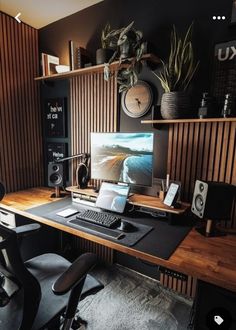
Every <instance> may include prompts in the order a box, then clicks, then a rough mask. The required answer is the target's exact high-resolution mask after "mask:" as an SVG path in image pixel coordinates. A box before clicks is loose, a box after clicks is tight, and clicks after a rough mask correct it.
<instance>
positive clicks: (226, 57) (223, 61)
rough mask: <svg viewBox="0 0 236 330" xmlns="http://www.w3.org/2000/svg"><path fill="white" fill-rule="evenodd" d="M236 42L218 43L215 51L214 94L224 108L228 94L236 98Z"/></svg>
mask: <svg viewBox="0 0 236 330" xmlns="http://www.w3.org/2000/svg"><path fill="white" fill-rule="evenodd" d="M235 77H236V40H231V41H227V42H222V43H218V44H216V45H215V49H214V63H213V77H212V88H213V90H212V94H213V96H214V97H215V98H216V101H217V103H218V105H220V106H221V108H222V106H223V102H224V98H225V95H226V94H231V95H232V97H233V98H234V99H235V98H236V79H235Z"/></svg>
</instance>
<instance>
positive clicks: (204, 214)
mask: <svg viewBox="0 0 236 330" xmlns="http://www.w3.org/2000/svg"><path fill="white" fill-rule="evenodd" d="M235 191H236V188H235V186H233V185H230V184H227V183H223V182H214V181H200V180H196V183H195V188H194V193H193V200H192V212H193V213H194V214H195V215H197V216H198V217H199V218H201V219H202V218H206V219H211V220H230V217H231V211H232V206H233V200H234V198H235Z"/></svg>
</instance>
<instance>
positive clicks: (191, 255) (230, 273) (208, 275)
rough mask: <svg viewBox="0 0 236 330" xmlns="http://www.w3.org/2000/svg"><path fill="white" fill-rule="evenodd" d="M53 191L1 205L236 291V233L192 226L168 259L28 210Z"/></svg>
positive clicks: (16, 196) (18, 195)
mask: <svg viewBox="0 0 236 330" xmlns="http://www.w3.org/2000/svg"><path fill="white" fill-rule="evenodd" d="M51 193H52V190H51V189H48V188H32V189H27V190H24V191H18V192H15V193H9V194H7V195H6V196H5V197H4V199H3V200H2V201H1V203H0V207H1V208H4V209H5V210H8V211H11V212H14V213H16V214H20V215H23V216H25V217H28V218H31V219H33V220H35V221H38V222H41V223H44V224H47V225H49V226H53V227H55V228H57V229H60V230H62V231H66V232H69V233H71V234H73V235H76V236H79V237H83V238H85V239H88V240H92V241H93V242H96V243H99V244H102V245H105V246H107V247H110V248H112V249H115V250H117V251H120V252H123V253H127V254H130V255H132V256H135V257H137V258H140V259H143V260H146V261H149V262H152V263H154V264H157V265H161V266H164V267H167V268H170V269H173V270H176V271H179V272H182V273H185V274H187V275H191V276H193V277H196V278H198V279H201V280H204V281H206V282H209V283H212V284H215V285H218V286H221V287H223V288H226V289H228V290H231V291H234V292H236V236H235V235H227V236H224V237H215V238H206V237H204V236H201V235H200V234H199V233H198V232H196V231H195V230H194V229H193V230H191V231H190V233H189V234H188V235H187V236H186V238H185V239H184V240H183V241H182V243H181V244H180V245H179V246H178V248H177V249H176V250H175V252H174V253H173V254H172V256H171V257H170V258H169V259H168V260H164V259H160V258H158V257H155V256H153V255H151V254H147V253H144V252H142V251H138V250H136V249H135V247H126V246H123V245H121V244H119V243H116V242H111V241H108V240H106V239H104V238H101V237H97V236H94V235H92V234H88V233H84V232H82V231H80V230H78V229H74V228H70V227H68V226H66V225H62V224H59V223H55V222H53V221H51V220H48V219H45V218H43V217H39V216H35V215H32V214H29V213H27V212H26V211H25V210H26V209H28V208H31V207H36V206H40V205H43V204H46V203H49V202H53V201H55V200H58V199H52V198H50V195H51Z"/></svg>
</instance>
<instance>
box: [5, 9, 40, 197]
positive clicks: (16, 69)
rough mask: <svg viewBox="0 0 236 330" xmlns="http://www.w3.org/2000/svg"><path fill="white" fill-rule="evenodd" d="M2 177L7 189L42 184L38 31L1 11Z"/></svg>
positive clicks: (12, 189)
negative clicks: (36, 79)
mask: <svg viewBox="0 0 236 330" xmlns="http://www.w3.org/2000/svg"><path fill="white" fill-rule="evenodd" d="M0 29H1V30H0V44H1V47H0V60H1V65H0V81H1V83H0V107H1V116H0V180H1V181H3V182H4V184H5V186H6V189H7V192H11V191H16V190H20V189H25V188H29V187H36V186H40V185H42V184H43V159H42V132H41V114H40V98H39V86H38V85H37V83H36V82H35V81H34V77H36V76H38V74H39V72H38V64H39V59H38V31H37V30H36V29H34V28H32V27H30V26H28V25H26V24H24V23H21V24H19V23H18V22H17V21H16V20H15V19H14V18H12V17H10V16H8V15H6V14H4V13H0Z"/></svg>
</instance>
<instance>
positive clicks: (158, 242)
mask: <svg viewBox="0 0 236 330" xmlns="http://www.w3.org/2000/svg"><path fill="white" fill-rule="evenodd" d="M69 207H70V208H74V207H75V208H76V207H78V209H84V208H85V209H86V208H90V207H89V206H80V205H79V206H77V205H76V203H73V204H72V203H71V198H70V197H68V198H66V199H63V200H61V201H56V202H52V203H48V204H44V205H42V206H39V207H35V208H31V209H28V210H27V212H29V213H30V214H34V215H38V216H42V217H45V218H47V217H48V215H50V213H51V212H53V211H55V210H56V213H57V212H59V210H61V209H63V208H69ZM59 218H60V222H61V223H64V224H65V221H67V220H69V218H66V220H65V218H62V217H59ZM72 218H73V217H72ZM122 218H124V219H125V220H127V221H130V222H132V223H133V224H134V225H137V224H139V225H146V226H150V228H151V227H153V230H150V231H149V232H148V233H147V234H146V235H145V236H144V237H143V238H142V239H139V241H138V242H137V243H136V244H135V245H134V247H133V248H134V249H135V250H138V251H141V252H144V253H147V254H150V255H153V256H155V257H158V258H162V259H169V257H170V256H171V255H172V254H173V253H174V251H175V250H176V248H177V247H178V245H179V244H180V243H181V242H182V240H183V239H184V238H185V236H186V235H187V234H188V233H189V231H190V230H191V229H192V226H193V223H192V221H191V219H188V218H186V219H184V221H182V223H181V224H176V225H169V224H168V222H167V220H166V219H159V218H153V217H151V216H147V215H144V214H141V213H140V212H132V213H130V215H129V216H127V215H126V216H124V217H123V216H122ZM181 218H183V216H181ZM50 220H51V219H50ZM54 221H55V220H54ZM72 227H73V228H75V227H74V226H72ZM98 236H99V235H98ZM101 237H102V236H101ZM104 238H105V237H104ZM106 239H108V240H111V241H116V242H117V243H119V244H121V245H122V244H123V243H122V242H121V241H120V240H113V239H110V238H107V237H106Z"/></svg>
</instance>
